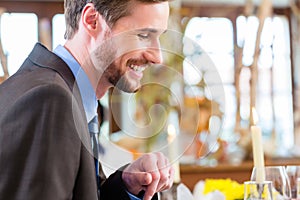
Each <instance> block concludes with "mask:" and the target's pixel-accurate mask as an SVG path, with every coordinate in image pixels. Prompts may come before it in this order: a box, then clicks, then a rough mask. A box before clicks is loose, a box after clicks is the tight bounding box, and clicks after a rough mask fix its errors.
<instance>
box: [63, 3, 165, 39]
mask: <svg viewBox="0 0 300 200" xmlns="http://www.w3.org/2000/svg"><path fill="white" fill-rule="evenodd" d="M133 1H136V2H142V3H159V2H165V1H168V0H65V3H64V9H65V20H66V32H65V39H71V38H72V37H73V36H74V34H75V32H76V31H77V30H78V21H79V19H80V15H81V12H82V10H83V8H84V6H85V5H86V4H87V3H93V4H94V6H95V8H96V10H97V11H98V12H99V13H100V14H101V15H102V16H103V17H104V19H105V20H106V22H107V24H108V25H109V26H110V27H112V26H113V25H114V23H115V22H116V21H117V20H118V19H120V18H122V17H124V16H127V15H129V14H130V11H131V7H130V5H131V3H132V2H133Z"/></svg>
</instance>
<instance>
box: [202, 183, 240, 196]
mask: <svg viewBox="0 0 300 200" xmlns="http://www.w3.org/2000/svg"><path fill="white" fill-rule="evenodd" d="M215 190H218V191H220V192H222V193H223V194H224V195H225V197H226V200H237V199H243V198H244V185H243V184H239V183H238V182H236V181H232V180H231V179H206V180H205V185H204V191H203V193H204V194H208V193H210V192H213V191H215Z"/></svg>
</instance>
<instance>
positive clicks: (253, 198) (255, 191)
mask: <svg viewBox="0 0 300 200" xmlns="http://www.w3.org/2000/svg"><path fill="white" fill-rule="evenodd" d="M244 200H273V197H272V182H271V181H263V182H261V183H260V182H256V181H246V182H244Z"/></svg>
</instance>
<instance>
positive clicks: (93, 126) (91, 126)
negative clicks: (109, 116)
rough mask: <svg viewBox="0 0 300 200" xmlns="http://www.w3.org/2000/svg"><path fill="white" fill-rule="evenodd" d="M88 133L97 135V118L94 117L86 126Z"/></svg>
mask: <svg viewBox="0 0 300 200" xmlns="http://www.w3.org/2000/svg"><path fill="white" fill-rule="evenodd" d="M88 126H89V131H90V133H93V134H98V133H99V124H98V116H95V117H94V118H93V119H92V120H91V121H90V122H89V124H88Z"/></svg>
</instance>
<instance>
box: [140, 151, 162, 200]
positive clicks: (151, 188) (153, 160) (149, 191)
mask: <svg viewBox="0 0 300 200" xmlns="http://www.w3.org/2000/svg"><path fill="white" fill-rule="evenodd" d="M148 156H149V161H150V162H148V163H147V165H144V170H145V171H148V173H149V174H151V179H152V180H151V183H150V184H148V186H147V188H146V190H145V195H144V200H150V199H151V198H152V197H153V195H154V194H155V193H156V192H157V186H158V183H159V179H160V172H159V169H158V165H157V162H158V157H157V155H156V154H151V155H148Z"/></svg>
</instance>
